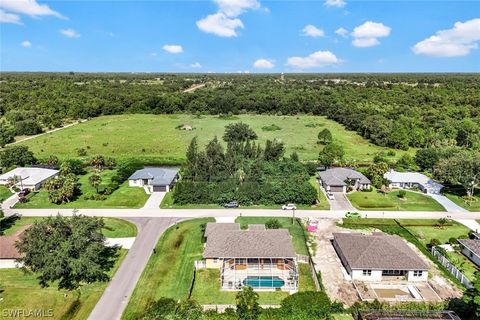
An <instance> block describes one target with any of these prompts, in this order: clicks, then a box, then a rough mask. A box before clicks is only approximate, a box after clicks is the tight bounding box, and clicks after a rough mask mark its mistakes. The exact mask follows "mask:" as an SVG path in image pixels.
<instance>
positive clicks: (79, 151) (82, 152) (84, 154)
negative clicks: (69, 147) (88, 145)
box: [77, 148, 87, 157]
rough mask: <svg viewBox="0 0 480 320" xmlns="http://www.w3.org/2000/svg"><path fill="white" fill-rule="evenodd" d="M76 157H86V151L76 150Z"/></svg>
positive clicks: (82, 149)
mask: <svg viewBox="0 0 480 320" xmlns="http://www.w3.org/2000/svg"><path fill="white" fill-rule="evenodd" d="M77 155H78V156H79V157H84V156H86V155H87V150H85V149H84V148H78V149H77Z"/></svg>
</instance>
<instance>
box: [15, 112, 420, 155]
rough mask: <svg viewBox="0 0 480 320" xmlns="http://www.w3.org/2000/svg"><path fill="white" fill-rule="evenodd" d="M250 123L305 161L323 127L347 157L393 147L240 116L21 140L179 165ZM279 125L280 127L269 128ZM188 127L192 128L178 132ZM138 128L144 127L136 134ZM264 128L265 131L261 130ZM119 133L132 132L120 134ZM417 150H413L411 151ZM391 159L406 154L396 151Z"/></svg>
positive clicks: (283, 120) (316, 124)
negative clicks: (193, 143)
mask: <svg viewBox="0 0 480 320" xmlns="http://www.w3.org/2000/svg"><path fill="white" fill-rule="evenodd" d="M240 121H242V122H244V123H247V124H249V125H250V126H251V127H252V129H253V130H255V132H256V133H257V134H258V136H259V142H260V143H261V144H264V142H265V141H266V140H267V139H270V140H272V139H274V138H276V139H280V140H282V141H283V142H285V145H286V147H287V150H286V154H290V153H292V152H293V151H296V152H297V153H298V155H299V156H300V159H301V160H316V159H317V157H318V152H319V151H320V149H321V148H322V145H319V144H317V135H318V132H319V131H320V130H322V129H324V128H327V129H329V130H330V131H331V132H332V135H333V138H334V141H336V142H338V143H339V144H341V145H342V146H343V147H344V149H345V157H346V158H347V159H352V160H353V159H355V160H357V161H361V162H365V161H371V160H372V158H373V157H374V156H375V154H376V153H378V152H381V151H385V152H386V151H388V150H391V149H388V148H383V147H378V146H375V145H373V144H372V143H370V142H368V141H367V140H365V139H364V138H362V137H361V136H359V135H358V134H357V133H355V132H353V131H348V130H346V129H345V128H344V127H343V126H342V125H340V124H338V123H337V122H335V121H332V120H328V119H326V118H325V117H320V116H304V115H302V116H271V115H238V116H230V117H219V116H203V115H202V116H196V115H187V114H178V115H146V114H127V115H116V116H102V117H98V118H94V119H92V120H89V121H87V122H84V123H81V124H78V125H75V126H73V127H70V128H67V129H64V130H60V131H57V132H53V133H49V134H46V135H43V136H41V137H38V138H35V139H32V140H28V141H25V142H21V143H20V144H21V145H26V146H28V147H29V148H30V149H31V150H32V151H33V152H34V153H35V155H36V156H37V157H40V158H45V157H48V156H50V155H52V154H55V155H57V156H58V157H60V158H61V159H66V158H74V157H78V153H77V151H78V149H80V148H83V149H84V150H86V151H87V156H93V155H96V154H102V155H104V156H110V157H114V158H116V159H124V158H136V159H138V160H142V161H145V162H150V163H152V162H161V163H163V164H169V163H170V164H178V163H181V162H183V161H184V160H185V151H186V148H187V146H188V144H189V142H190V140H191V139H192V138H193V137H195V136H197V137H198V139H199V142H200V145H204V144H205V143H206V142H207V141H209V140H210V139H212V138H213V137H214V136H218V137H221V136H222V134H223V131H224V127H225V126H226V125H228V124H230V123H233V122H240ZM270 124H275V125H276V126H277V127H278V129H276V130H273V131H272V130H267V129H265V128H266V127H268V125H270ZM182 125H189V126H191V127H192V129H193V130H179V129H178V128H179V127H181V126H182ZM138 128H142V129H141V130H138ZM262 128H263V129H262ZM119 132H128V134H127V135H119V134H118V133H119ZM413 152H414V150H412V151H410V153H413ZM395 153H396V155H395V156H394V157H393V158H399V157H400V156H401V155H402V154H404V153H405V151H400V150H395Z"/></svg>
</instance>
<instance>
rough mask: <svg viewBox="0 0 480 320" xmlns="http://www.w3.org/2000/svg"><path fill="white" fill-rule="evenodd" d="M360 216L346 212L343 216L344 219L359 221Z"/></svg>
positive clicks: (356, 213)
mask: <svg viewBox="0 0 480 320" xmlns="http://www.w3.org/2000/svg"><path fill="white" fill-rule="evenodd" d="M361 217H362V215H361V214H360V213H358V212H350V211H349V212H347V213H346V214H345V218H350V219H360V218H361Z"/></svg>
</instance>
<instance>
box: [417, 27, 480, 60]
mask: <svg viewBox="0 0 480 320" xmlns="http://www.w3.org/2000/svg"><path fill="white" fill-rule="evenodd" d="M478 41H480V18H476V19H472V20H468V21H465V22H456V23H455V24H454V26H453V28H452V29H447V30H440V31H437V32H436V33H435V35H433V36H431V37H429V38H427V39H425V40H423V41H420V42H418V43H417V44H416V45H415V46H414V47H413V48H412V50H413V52H414V53H415V54H423V55H426V56H433V57H462V56H466V55H468V54H469V53H470V51H471V50H472V49H476V48H478V43H477V42H478Z"/></svg>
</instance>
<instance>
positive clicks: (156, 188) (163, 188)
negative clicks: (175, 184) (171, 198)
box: [153, 186, 167, 192]
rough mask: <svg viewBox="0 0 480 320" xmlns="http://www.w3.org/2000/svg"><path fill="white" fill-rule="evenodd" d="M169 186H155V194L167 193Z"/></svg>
mask: <svg viewBox="0 0 480 320" xmlns="http://www.w3.org/2000/svg"><path fill="white" fill-rule="evenodd" d="M166 191H167V186H153V192H166Z"/></svg>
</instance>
